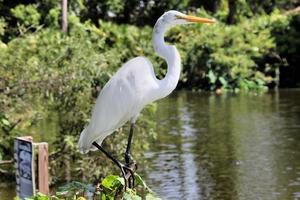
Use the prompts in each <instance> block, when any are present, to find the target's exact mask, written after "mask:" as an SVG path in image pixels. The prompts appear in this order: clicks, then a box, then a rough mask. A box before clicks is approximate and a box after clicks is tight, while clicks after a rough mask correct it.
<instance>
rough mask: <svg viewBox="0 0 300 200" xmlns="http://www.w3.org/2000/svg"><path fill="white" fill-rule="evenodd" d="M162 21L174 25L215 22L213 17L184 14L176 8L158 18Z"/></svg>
mask: <svg viewBox="0 0 300 200" xmlns="http://www.w3.org/2000/svg"><path fill="white" fill-rule="evenodd" d="M159 20H160V21H161V22H162V23H164V24H166V25H169V26H174V25H180V24H190V23H208V24H212V23H214V22H215V20H214V19H208V18H203V17H195V16H191V15H186V14H183V13H181V12H178V11H176V10H170V11H168V12H165V13H164V14H163V15H162V16H161V17H160V19H159Z"/></svg>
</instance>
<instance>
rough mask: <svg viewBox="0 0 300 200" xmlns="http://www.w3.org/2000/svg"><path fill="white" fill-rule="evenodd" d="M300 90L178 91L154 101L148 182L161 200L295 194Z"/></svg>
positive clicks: (299, 189)
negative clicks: (155, 110)
mask: <svg viewBox="0 0 300 200" xmlns="http://www.w3.org/2000/svg"><path fill="white" fill-rule="evenodd" d="M299 102H300V91H292V92H291V91H284V90H283V91H280V92H270V93H268V94H262V95H253V94H252V95H251V94H244V95H242V94H239V95H221V96H215V95H210V94H203V93H201V94H197V93H192V92H178V93H175V94H173V95H172V96H171V97H170V98H167V99H165V100H163V101H161V102H160V103H159V108H158V113H157V120H158V124H159V125H158V127H157V131H158V133H159V137H158V141H157V142H156V143H155V144H153V146H152V148H151V150H152V151H151V152H148V153H147V157H146V159H148V160H149V161H150V163H151V164H150V173H149V174H148V182H149V184H150V185H151V186H152V188H153V189H154V190H155V191H156V192H157V193H159V194H160V195H161V196H162V197H164V198H165V199H220V198H221V199H294V198H297V197H299V196H300V149H299V145H298V143H299V141H300V104H299Z"/></svg>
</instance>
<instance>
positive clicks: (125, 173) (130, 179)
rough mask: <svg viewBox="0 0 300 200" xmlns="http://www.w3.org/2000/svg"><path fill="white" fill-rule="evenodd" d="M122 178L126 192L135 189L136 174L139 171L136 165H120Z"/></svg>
mask: <svg viewBox="0 0 300 200" xmlns="http://www.w3.org/2000/svg"><path fill="white" fill-rule="evenodd" d="M120 166H121V173H122V177H123V178H124V184H125V191H126V189H127V187H129V188H133V187H134V185H135V177H134V172H135V171H136V169H137V165H136V163H132V164H125V165H124V164H120Z"/></svg>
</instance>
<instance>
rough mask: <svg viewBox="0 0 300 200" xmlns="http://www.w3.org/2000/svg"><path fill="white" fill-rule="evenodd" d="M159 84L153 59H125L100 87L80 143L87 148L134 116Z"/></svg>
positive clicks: (82, 148)
mask: <svg viewBox="0 0 300 200" xmlns="http://www.w3.org/2000/svg"><path fill="white" fill-rule="evenodd" d="M156 87H157V79H156V77H155V75H154V71H153V67H152V64H151V62H150V61H149V60H148V59H147V58H145V57H136V58H133V59H131V60H129V61H128V62H127V63H125V64H124V65H123V66H122V67H121V68H120V69H119V70H118V71H117V73H116V74H115V75H114V76H113V77H112V78H111V79H110V80H109V81H108V82H107V84H106V85H105V86H104V88H103V89H102V90H101V92H100V94H99V96H98V98H97V101H96V105H95V107H94V108H93V113H92V118H91V121H90V124H89V125H88V127H87V128H86V129H85V130H84V131H83V132H82V133H81V136H80V140H79V146H80V149H81V150H82V151H88V150H89V149H90V148H91V146H92V145H91V144H92V142H94V141H97V142H99V143H100V144H101V142H102V141H103V140H104V139H105V137H106V136H108V135H109V134H111V133H112V132H113V131H115V130H116V129H117V128H119V127H121V126H122V125H123V124H124V123H126V122H127V121H128V120H133V119H134V118H135V117H136V116H137V115H138V114H139V112H140V111H141V109H142V108H143V107H144V106H145V104H147V103H148V102H147V101H146V99H147V95H148V94H149V93H151V90H153V89H154V88H156Z"/></svg>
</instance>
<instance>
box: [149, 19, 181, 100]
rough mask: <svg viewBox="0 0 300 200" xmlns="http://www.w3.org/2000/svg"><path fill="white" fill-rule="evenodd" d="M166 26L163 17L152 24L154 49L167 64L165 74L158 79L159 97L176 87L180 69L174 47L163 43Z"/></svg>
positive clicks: (179, 62)
mask: <svg viewBox="0 0 300 200" xmlns="http://www.w3.org/2000/svg"><path fill="white" fill-rule="evenodd" d="M168 28H169V27H168V25H167V24H166V23H164V21H163V19H159V20H158V21H157V22H156V24H155V26H154V30H153V36H152V43H153V47H154V50H155V51H156V53H157V54H158V55H159V56H160V57H162V58H163V59H165V60H166V62H167V65H168V70H167V74H166V76H165V77H164V78H163V79H162V80H160V81H159V90H160V91H161V92H160V96H159V98H163V97H165V96H167V95H169V94H170V93H171V92H172V91H173V90H174V89H175V88H176V85H177V83H178V80H179V76H180V71H181V59H180V55H179V53H178V51H177V49H176V47H175V46H171V45H167V44H166V43H165V39H164V34H165V32H166V31H167V30H168Z"/></svg>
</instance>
